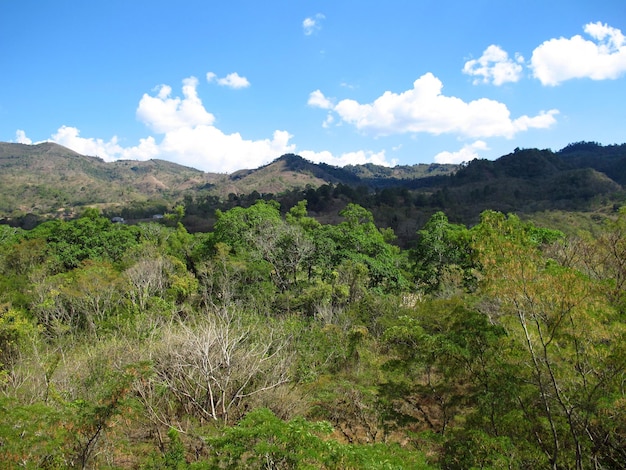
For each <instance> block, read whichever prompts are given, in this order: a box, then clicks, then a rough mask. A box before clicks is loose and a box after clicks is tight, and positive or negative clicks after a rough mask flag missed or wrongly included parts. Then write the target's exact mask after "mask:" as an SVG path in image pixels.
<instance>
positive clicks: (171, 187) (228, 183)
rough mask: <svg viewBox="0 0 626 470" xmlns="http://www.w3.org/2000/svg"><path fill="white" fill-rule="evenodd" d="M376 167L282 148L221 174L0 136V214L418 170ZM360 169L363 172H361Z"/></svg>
mask: <svg viewBox="0 0 626 470" xmlns="http://www.w3.org/2000/svg"><path fill="white" fill-rule="evenodd" d="M418 167H419V168H421V170H420V171H422V172H423V173H424V174H426V173H427V170H426V169H425V168H422V167H428V165H419V166H418ZM377 168H378V169H375V168H374V167H371V166H369V167H367V166H364V167H363V170H359V166H354V167H351V168H350V169H343V168H340V167H335V166H332V165H327V164H315V163H312V162H310V161H308V160H305V159H304V158H302V157H300V156H298V155H293V154H287V155H283V156H281V157H280V158H277V159H276V160H275V161H273V162H271V163H270V164H267V165H264V166H262V167H260V168H257V169H248V170H240V171H237V172H235V173H232V174H230V175H226V174H217V173H204V172H202V171H200V170H196V169H193V168H189V167H186V166H182V165H178V164H176V163H171V162H167V161H164V160H148V161H134V160H133V161H131V160H120V161H115V162H105V161H104V160H102V159H101V158H98V157H90V156H85V155H80V154H78V153H76V152H74V151H73V150H70V149H68V148H65V147H63V146H61V145H58V144H55V143H52V142H45V143H41V144H36V145H24V144H15V143H2V142H0V217H19V216H21V215H23V214H27V213H33V214H37V215H52V214H63V215H65V216H73V215H75V214H76V212H80V210H81V208H82V207H85V206H96V207H100V208H102V209H110V208H112V207H117V206H124V205H128V204H134V205H142V204H143V205H144V206H145V205H149V206H151V207H153V208H154V210H155V211H159V210H161V211H162V210H164V209H165V208H169V207H171V206H172V205H173V204H175V203H176V202H177V201H180V200H182V199H183V198H184V197H185V196H193V197H196V196H197V195H198V194H199V193H202V194H208V195H213V196H215V197H219V198H228V196H229V194H235V195H240V194H250V193H253V192H255V193H258V194H268V193H271V194H279V193H282V192H285V191H290V190H294V189H296V188H301V189H304V188H306V187H313V188H317V187H319V186H322V185H324V184H344V185H359V184H366V185H368V186H371V187H375V186H376V184H377V182H378V184H381V181H386V183H385V184H387V185H390V184H391V185H394V184H395V181H396V179H397V180H407V179H408V178H409V177H410V176H415V175H416V174H419V172H417V173H416V172H415V171H414V170H412V168H411V167H408V166H407V167H401V168H399V169H397V170H395V171H393V172H391V173H388V174H383V173H384V171H386V170H382V168H383V167H377ZM437 168H438V170H437V172H438V173H442V172H443V173H445V172H446V171H447V173H448V174H450V173H452V172H453V171H454V170H455V169H456V168H457V167H456V166H455V165H448V166H444V167H442V166H441V165H438V166H437ZM381 172H382V173H381ZM364 174H366V175H368V178H361V177H360V176H359V175H364ZM374 174H376V175H378V176H376V177H374ZM145 209H146V210H148V208H145Z"/></svg>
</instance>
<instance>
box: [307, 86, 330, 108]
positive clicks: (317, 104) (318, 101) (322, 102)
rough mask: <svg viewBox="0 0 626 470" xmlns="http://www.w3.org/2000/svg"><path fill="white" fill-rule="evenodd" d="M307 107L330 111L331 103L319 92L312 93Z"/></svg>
mask: <svg viewBox="0 0 626 470" xmlns="http://www.w3.org/2000/svg"><path fill="white" fill-rule="evenodd" d="M307 104H308V105H309V106H313V107H314V108H322V109H332V108H333V106H334V105H333V102H332V101H331V100H329V99H328V98H326V97H325V96H324V93H322V92H321V91H320V90H315V91H312V92H311V93H310V94H309V100H308V101H307Z"/></svg>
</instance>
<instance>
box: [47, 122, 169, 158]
mask: <svg viewBox="0 0 626 470" xmlns="http://www.w3.org/2000/svg"><path fill="white" fill-rule="evenodd" d="M51 140H52V141H53V142H56V143H57V144H60V145H63V146H64V147H67V148H70V149H72V150H74V151H75V152H78V153H80V154H82V155H91V156H96V157H100V158H102V159H103V160H105V161H108V162H110V161H114V160H149V159H151V158H155V157H157V156H159V147H158V145H157V144H156V141H155V140H154V138H153V137H147V138H145V139H140V141H139V145H137V146H135V147H122V146H121V145H120V144H119V142H118V138H117V136H113V137H112V138H111V139H110V140H109V141H108V142H107V141H104V140H103V139H94V138H85V137H81V136H80V131H79V130H78V129H77V128H76V127H70V126H61V127H60V128H59V129H58V130H57V132H56V134H53V135H52V139H51Z"/></svg>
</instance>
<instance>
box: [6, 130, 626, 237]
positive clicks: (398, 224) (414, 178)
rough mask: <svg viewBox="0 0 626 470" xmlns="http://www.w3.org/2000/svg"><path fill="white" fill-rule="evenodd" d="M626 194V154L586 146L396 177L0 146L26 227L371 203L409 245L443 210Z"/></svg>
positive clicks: (576, 205) (586, 203)
mask: <svg viewBox="0 0 626 470" xmlns="http://www.w3.org/2000/svg"><path fill="white" fill-rule="evenodd" d="M624 184H626V144H622V145H610V146H602V145H599V144H596V143H593V142H578V143H574V144H570V145H568V146H567V147H565V148H564V149H562V150H560V151H557V152H553V151H552V150H547V149H544V150H539V149H515V151H513V152H512V153H510V154H507V155H503V156H502V157H500V158H498V159H497V160H493V161H492V160H481V159H477V160H473V161H471V162H469V163H466V164H462V165H440V164H431V165H425V164H418V165H404V166H396V167H393V168H388V167H383V166H379V165H373V164H365V165H348V166H346V167H343V168H341V167H336V166H332V165H328V164H315V163H312V162H310V161H308V160H306V159H304V158H302V157H300V156H298V155H294V154H287V155H283V156H281V157H279V158H277V159H276V160H274V161H273V162H271V163H269V164H267V165H264V166H262V167H260V168H256V169H245V170H239V171H237V172H235V173H232V174H217V173H205V172H202V171H199V170H196V169H193V168H189V167H185V166H182V165H178V164H175V163H171V162H167V161H164V160H149V161H141V162H140V161H128V160H126V161H124V160H122V161H116V162H105V161H103V160H102V159H100V158H97V157H89V156H84V155H80V154H78V153H76V152H74V151H72V150H70V149H67V148H65V147H62V146H60V145H57V144H54V143H49V142H48V143H42V144H37V145H22V144H14V143H0V218H5V219H10V220H12V221H13V222H12V223H18V224H19V225H21V226H30V225H32V223H35V222H33V221H31V222H29V223H23V222H21V219H22V218H24V217H25V216H29V217H31V218H32V217H36V218H37V219H40V218H41V217H58V216H63V217H72V216H75V215H77V214H78V213H80V212H81V211H82V210H83V209H84V208H85V207H87V206H91V207H98V208H100V209H102V210H103V211H104V212H105V213H106V214H109V215H123V216H124V217H126V218H130V219H137V218H142V217H148V216H150V215H151V214H157V213H163V212H165V211H168V210H171V208H172V207H173V206H174V205H176V204H183V205H184V206H185V211H186V214H187V215H188V217H186V219H185V221H184V222H185V224H186V225H188V227H190V228H192V229H195V230H206V229H207V228H208V227H210V226H211V223H212V222H211V221H212V218H213V216H214V212H215V209H218V208H219V209H222V210H227V209H229V208H230V207H233V206H236V205H244V206H245V205H250V204H253V203H254V201H256V200H257V199H259V198H265V199H277V200H278V201H279V202H280V203H281V205H282V206H283V209H288V208H289V207H291V206H292V205H294V204H295V203H296V202H297V201H298V200H301V199H307V200H308V202H309V205H308V207H309V210H310V211H311V212H312V214H313V215H314V216H316V217H318V218H320V219H321V220H325V221H326V222H328V221H331V220H333V219H332V218H333V217H335V218H336V217H337V215H336V214H337V212H338V211H339V210H340V209H341V208H342V207H343V206H345V204H347V203H348V202H355V203H358V204H361V205H363V206H365V207H367V208H368V209H370V210H372V212H373V213H374V216H375V218H376V221H377V223H378V224H379V225H381V226H387V227H392V228H393V229H394V230H396V232H397V233H399V236H400V237H403V238H404V239H405V240H408V239H410V238H411V237H412V236H413V234H414V233H415V229H416V227H419V226H420V224H422V223H423V222H424V221H425V220H426V219H427V217H429V215H430V214H432V213H433V212H435V211H437V210H443V211H444V212H446V214H448V216H449V217H450V219H451V220H453V221H457V222H462V223H466V224H469V223H473V222H475V221H477V220H478V217H479V215H480V213H481V212H482V211H484V210H486V209H493V210H499V211H502V212H516V213H526V214H532V213H538V212H541V211H550V210H562V211H591V210H597V209H599V208H611V207H619V206H620V205H622V204H623V203H624V200H625V195H624ZM609 210H610V209H609ZM16 221H20V222H16Z"/></svg>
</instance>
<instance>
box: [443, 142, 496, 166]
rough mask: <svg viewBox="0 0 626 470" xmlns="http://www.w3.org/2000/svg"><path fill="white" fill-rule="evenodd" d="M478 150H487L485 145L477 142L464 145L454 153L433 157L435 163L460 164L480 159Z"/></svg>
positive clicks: (444, 153)
mask: <svg viewBox="0 0 626 470" xmlns="http://www.w3.org/2000/svg"><path fill="white" fill-rule="evenodd" d="M479 150H489V147H487V144H486V143H485V142H483V141H482V140H477V141H476V142H474V143H472V144H467V145H464V146H463V148H461V149H460V150H458V151H456V152H447V151H445V152H440V153H438V154H437V155H435V158H434V161H435V163H455V164H458V163H462V162H469V161H472V160H474V159H476V158H480V155H479V154H478V151H479Z"/></svg>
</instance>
